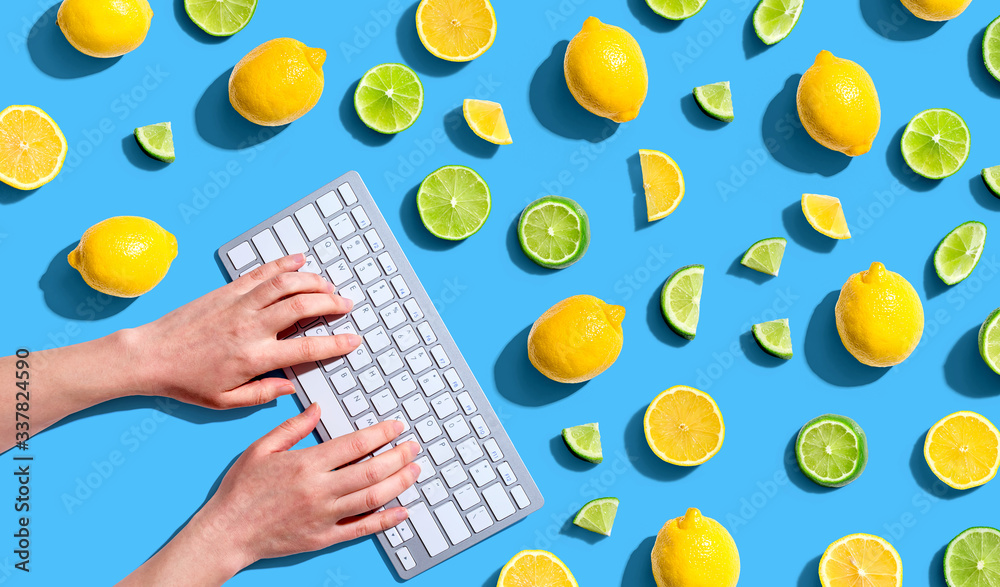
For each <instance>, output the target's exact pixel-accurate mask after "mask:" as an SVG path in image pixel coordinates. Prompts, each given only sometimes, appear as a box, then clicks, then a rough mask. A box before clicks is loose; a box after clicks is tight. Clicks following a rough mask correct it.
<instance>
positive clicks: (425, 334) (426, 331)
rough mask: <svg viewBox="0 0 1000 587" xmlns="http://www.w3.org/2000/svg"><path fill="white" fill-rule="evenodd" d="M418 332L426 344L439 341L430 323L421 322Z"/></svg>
mask: <svg viewBox="0 0 1000 587" xmlns="http://www.w3.org/2000/svg"><path fill="white" fill-rule="evenodd" d="M417 332H419V333H420V338H422V339H424V344H431V343H432V342H434V341H436V340H437V339H438V337H437V335H436V334H434V329H433V328H431V324H430V322H421V323H420V324H418V325H417ZM456 391H457V390H456Z"/></svg>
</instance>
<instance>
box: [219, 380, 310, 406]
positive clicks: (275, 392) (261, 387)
mask: <svg viewBox="0 0 1000 587" xmlns="http://www.w3.org/2000/svg"><path fill="white" fill-rule="evenodd" d="M290 393H295V386H294V385H292V382H291V381H289V380H287V379H282V378H280V377H268V378H267V379H258V380H257V381H251V382H249V383H245V384H243V385H241V386H239V387H237V388H236V389H233V390H231V391H227V392H224V393H223V394H222V395H221V396H218V402H217V405H216V406H213V407H215V408H216V409H220V410H228V409H230V408H243V407H247V406H259V405H261V404H266V403H267V402H269V401H271V400H273V399H275V398H278V397H281V396H283V395H288V394H290Z"/></svg>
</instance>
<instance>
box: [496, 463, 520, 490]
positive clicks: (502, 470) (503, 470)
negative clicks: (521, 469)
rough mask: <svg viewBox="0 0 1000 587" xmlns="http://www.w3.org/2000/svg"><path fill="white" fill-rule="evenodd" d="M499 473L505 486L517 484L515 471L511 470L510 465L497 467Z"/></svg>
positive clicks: (505, 464) (503, 464)
mask: <svg viewBox="0 0 1000 587" xmlns="http://www.w3.org/2000/svg"><path fill="white" fill-rule="evenodd" d="M497 473H499V474H500V478H501V479H503V483H504V485H511V484H513V483H517V477H515V476H514V470H513V469H511V468H510V463H500V464H499V465H497Z"/></svg>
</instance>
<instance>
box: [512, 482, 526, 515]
mask: <svg viewBox="0 0 1000 587" xmlns="http://www.w3.org/2000/svg"><path fill="white" fill-rule="evenodd" d="M510 494H511V495H512V496H513V497H514V501H515V502H516V503H517V507H518V508H520V509H522V510H523V509H524V508H526V507H528V506H529V505H531V502H530V501H529V500H528V494H527V493H525V492H524V488H523V487H521V486H520V485H518V486H516V487H514V489H511V490H510Z"/></svg>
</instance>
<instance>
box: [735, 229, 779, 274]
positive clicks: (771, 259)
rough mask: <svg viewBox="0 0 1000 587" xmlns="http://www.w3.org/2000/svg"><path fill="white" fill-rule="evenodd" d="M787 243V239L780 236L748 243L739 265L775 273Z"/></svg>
mask: <svg viewBox="0 0 1000 587" xmlns="http://www.w3.org/2000/svg"><path fill="white" fill-rule="evenodd" d="M787 243H788V241H786V240H785V239H784V238H782V237H780V236H776V237H773V238H765V239H763V240H759V241H757V242H755V243H754V244H752V245H750V248H749V249H747V252H746V253H744V254H743V258H742V259H740V265H743V266H744V267H749V268H750V269H753V270H754V271H760V272H761V273H767V274H768V275H777V274H778V269H780V268H781V259H782V257H784V256H785V245H786V244H787Z"/></svg>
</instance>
